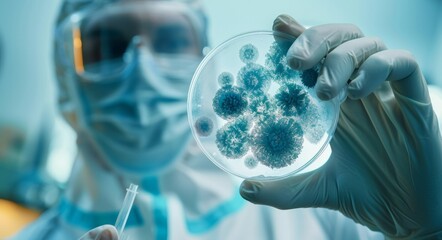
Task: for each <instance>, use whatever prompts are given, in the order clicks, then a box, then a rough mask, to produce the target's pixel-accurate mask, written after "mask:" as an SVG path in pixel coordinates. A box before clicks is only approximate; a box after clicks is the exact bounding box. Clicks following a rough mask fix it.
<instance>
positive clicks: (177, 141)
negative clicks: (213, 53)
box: [74, 50, 201, 175]
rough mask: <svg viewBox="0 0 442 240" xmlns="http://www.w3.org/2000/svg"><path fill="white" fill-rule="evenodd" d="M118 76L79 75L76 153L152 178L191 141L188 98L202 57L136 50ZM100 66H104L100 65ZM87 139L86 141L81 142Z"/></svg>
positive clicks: (76, 81)
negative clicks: (152, 53)
mask: <svg viewBox="0 0 442 240" xmlns="http://www.w3.org/2000/svg"><path fill="white" fill-rule="evenodd" d="M132 57H133V58H134V59H133V61H132V62H131V64H130V66H127V67H126V68H125V69H124V70H123V71H122V73H121V74H118V76H113V77H106V78H105V79H96V78H95V79H92V78H91V79H88V78H87V76H81V77H79V76H77V77H76V79H75V80H74V82H75V83H76V85H77V86H76V89H77V91H76V92H77V94H76V96H78V103H77V105H79V106H80V108H78V110H77V115H78V117H79V120H80V122H79V124H78V129H77V132H78V133H79V141H80V144H81V141H82V140H83V141H84V142H87V144H85V145H87V146H82V147H81V148H80V149H82V150H85V149H87V150H89V151H92V154H90V153H89V154H88V153H86V154H85V155H92V156H94V157H95V158H96V157H98V158H101V159H102V160H104V162H105V163H106V164H109V165H110V166H111V167H113V168H115V169H117V170H122V171H124V172H126V173H127V172H128V173H134V174H137V173H138V174H143V175H145V174H150V173H156V172H157V171H159V170H161V169H164V168H165V167H167V166H169V165H170V164H171V163H173V162H175V161H176V160H177V159H179V158H180V157H182V155H183V154H184V150H185V148H186V147H187V143H188V142H189V140H190V138H191V133H190V128H189V126H188V122H187V113H186V99H187V92H188V88H189V84H190V81H191V78H192V76H193V73H194V71H195V70H196V68H197V66H198V64H199V62H200V60H201V59H200V58H198V57H192V56H188V55H161V56H156V57H155V59H154V58H153V56H151V55H150V54H148V53H147V52H143V51H142V50H141V51H140V50H137V51H136V52H134V55H133V56H132ZM101 64H103V63H101ZM84 138H87V139H84Z"/></svg>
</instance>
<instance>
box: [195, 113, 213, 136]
mask: <svg viewBox="0 0 442 240" xmlns="http://www.w3.org/2000/svg"><path fill="white" fill-rule="evenodd" d="M194 127H195V130H196V132H197V133H198V135H200V136H202V137H207V136H209V135H210V134H211V133H212V131H213V121H212V120H211V119H210V118H208V117H199V118H198V119H197V120H196V122H195V126H194Z"/></svg>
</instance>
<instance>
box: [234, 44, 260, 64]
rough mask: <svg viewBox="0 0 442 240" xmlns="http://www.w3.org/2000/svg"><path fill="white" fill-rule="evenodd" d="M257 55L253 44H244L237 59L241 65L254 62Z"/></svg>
mask: <svg viewBox="0 0 442 240" xmlns="http://www.w3.org/2000/svg"><path fill="white" fill-rule="evenodd" d="M258 55H259V53H258V49H257V48H256V47H255V46H253V44H246V45H244V46H243V47H242V48H241V49H240V50H239V58H240V59H241V61H243V63H253V62H255V61H256V59H258Z"/></svg>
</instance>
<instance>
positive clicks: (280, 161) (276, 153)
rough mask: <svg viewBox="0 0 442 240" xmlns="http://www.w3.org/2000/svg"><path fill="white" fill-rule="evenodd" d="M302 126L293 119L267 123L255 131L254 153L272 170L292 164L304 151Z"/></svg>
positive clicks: (252, 145) (252, 146)
mask: <svg viewBox="0 0 442 240" xmlns="http://www.w3.org/2000/svg"><path fill="white" fill-rule="evenodd" d="M303 142H304V139H303V131H302V129H301V125H300V124H299V123H297V122H296V121H295V120H294V119H291V118H280V119H276V120H275V121H266V122H263V123H262V124H260V125H259V126H258V127H256V128H255V129H253V132H252V136H251V148H252V153H253V154H254V155H255V156H256V158H257V159H259V161H260V162H261V163H262V164H264V165H265V166H268V167H270V168H282V167H286V166H288V165H290V164H292V163H293V162H294V161H295V160H296V158H297V157H298V155H299V153H300V152H301V150H302V144H303Z"/></svg>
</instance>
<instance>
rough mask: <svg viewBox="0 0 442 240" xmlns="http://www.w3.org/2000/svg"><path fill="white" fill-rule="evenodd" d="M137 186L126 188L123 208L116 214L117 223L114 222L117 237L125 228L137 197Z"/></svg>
mask: <svg viewBox="0 0 442 240" xmlns="http://www.w3.org/2000/svg"><path fill="white" fill-rule="evenodd" d="M137 189H138V185H135V184H132V183H131V184H130V186H129V188H126V191H127V192H126V196H125V197H124V202H123V206H122V207H121V209H120V212H119V213H118V217H117V221H115V228H116V229H117V232H118V236H120V237H121V236H122V234H123V231H124V227H125V226H126V222H127V218H128V217H129V213H130V210H131V209H132V205H133V203H134V200H135V196H136V195H137Z"/></svg>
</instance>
